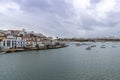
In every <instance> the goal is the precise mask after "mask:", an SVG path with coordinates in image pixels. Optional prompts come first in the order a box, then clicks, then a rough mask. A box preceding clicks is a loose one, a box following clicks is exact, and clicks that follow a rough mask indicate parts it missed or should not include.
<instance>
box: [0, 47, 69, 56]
mask: <svg viewBox="0 0 120 80" xmlns="http://www.w3.org/2000/svg"><path fill="white" fill-rule="evenodd" d="M65 47H68V45H64V46H60V45H59V46H54V47H48V48H47V47H44V48H29V49H24V48H18V49H6V50H1V51H0V53H4V54H7V53H13V52H24V51H36V50H49V49H59V48H65Z"/></svg>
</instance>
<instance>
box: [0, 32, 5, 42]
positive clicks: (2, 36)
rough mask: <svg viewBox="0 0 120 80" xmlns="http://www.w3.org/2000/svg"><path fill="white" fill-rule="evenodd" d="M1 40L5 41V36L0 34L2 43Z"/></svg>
mask: <svg viewBox="0 0 120 80" xmlns="http://www.w3.org/2000/svg"><path fill="white" fill-rule="evenodd" d="M3 39H5V35H4V34H3V33H0V41H2V40H3Z"/></svg>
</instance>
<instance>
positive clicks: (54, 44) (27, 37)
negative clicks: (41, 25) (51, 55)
mask: <svg viewBox="0 0 120 80" xmlns="http://www.w3.org/2000/svg"><path fill="white" fill-rule="evenodd" d="M62 47H67V45H66V44H65V42H63V41H59V40H58V38H56V39H53V38H52V37H47V36H45V35H43V34H41V33H35V32H34V31H29V32H27V31H26V30H25V29H22V30H0V52H17V51H27V50H41V49H42V50H43V49H56V48H62Z"/></svg>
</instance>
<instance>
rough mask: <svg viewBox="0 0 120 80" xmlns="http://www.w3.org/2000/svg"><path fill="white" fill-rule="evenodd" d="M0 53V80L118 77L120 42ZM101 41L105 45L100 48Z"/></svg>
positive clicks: (105, 79)
mask: <svg viewBox="0 0 120 80" xmlns="http://www.w3.org/2000/svg"><path fill="white" fill-rule="evenodd" d="M75 44H76V43H70V45H69V47H66V48H61V49H51V50H40V51H27V52H17V53H8V54H1V55H0V80H120V42H114V43H113V42H107V43H101V42H98V43H89V44H94V45H96V47H93V48H91V50H86V48H87V47H88V46H89V45H82V46H79V47H76V45H75ZM102 45H105V46H106V48H101V46H102Z"/></svg>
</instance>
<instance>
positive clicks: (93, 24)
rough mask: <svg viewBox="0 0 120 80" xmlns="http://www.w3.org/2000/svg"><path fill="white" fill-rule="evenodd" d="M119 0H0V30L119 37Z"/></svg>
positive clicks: (64, 35)
mask: <svg viewBox="0 0 120 80" xmlns="http://www.w3.org/2000/svg"><path fill="white" fill-rule="evenodd" d="M119 14H120V0H0V29H4V30H7V29H23V28H24V29H26V30H27V31H34V32H37V33H43V34H45V35H47V36H54V37H55V36H58V37H72V38H73V37H74V38H75V37H77V38H80V37H113V36H114V37H120V33H119V32H120V15H119Z"/></svg>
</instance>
